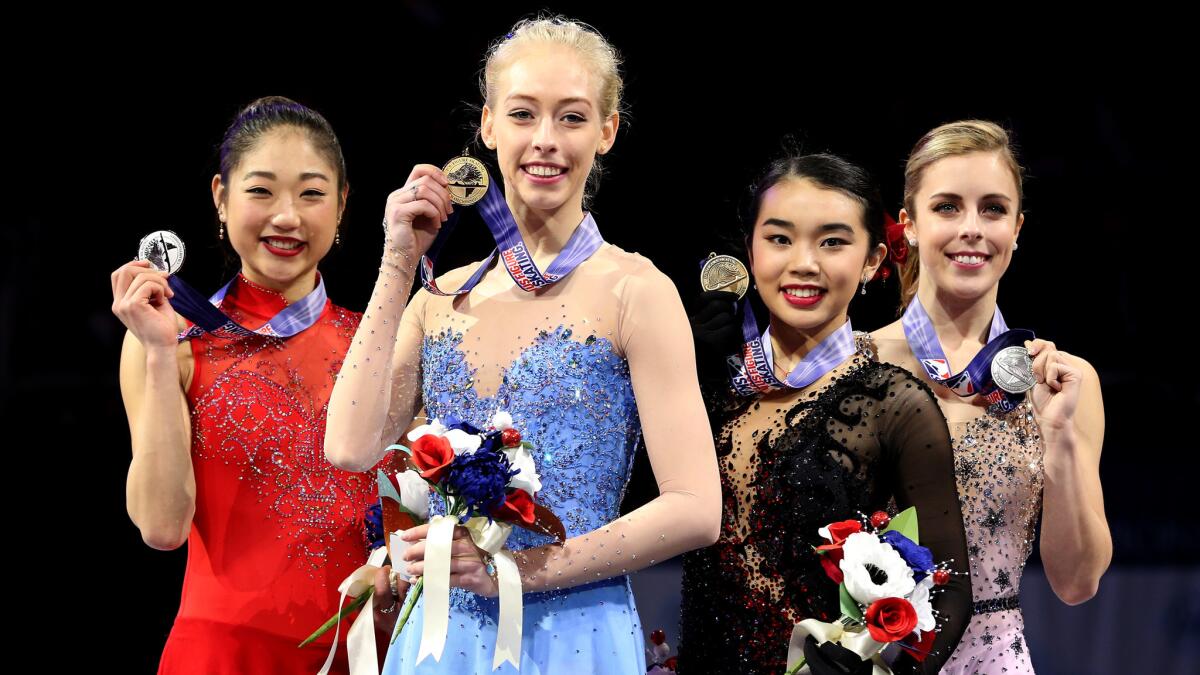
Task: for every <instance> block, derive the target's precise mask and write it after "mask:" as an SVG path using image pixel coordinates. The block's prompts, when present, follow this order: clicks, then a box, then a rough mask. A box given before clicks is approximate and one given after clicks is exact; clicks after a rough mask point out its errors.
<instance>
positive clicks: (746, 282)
mask: <svg viewBox="0 0 1200 675" xmlns="http://www.w3.org/2000/svg"><path fill="white" fill-rule="evenodd" d="M700 286H701V287H702V288H704V290H706V291H729V292H731V293H737V296H738V299H739V300H740V299H741V298H742V296H743V295H745V294H746V289H748V288H750V273H749V272H747V271H746V266H745V265H743V264H742V261H741V260H738V259H737V258H735V257H733V256H730V255H717V254H716V253H709V254H708V260H705V261H704V267H703V268H702V269H701V270H700Z"/></svg>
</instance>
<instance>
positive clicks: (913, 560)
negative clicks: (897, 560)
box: [879, 530, 933, 581]
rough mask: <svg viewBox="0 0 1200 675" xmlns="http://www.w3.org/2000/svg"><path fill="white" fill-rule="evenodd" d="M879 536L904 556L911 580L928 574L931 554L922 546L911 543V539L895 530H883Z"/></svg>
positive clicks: (930, 566)
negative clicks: (911, 575)
mask: <svg viewBox="0 0 1200 675" xmlns="http://www.w3.org/2000/svg"><path fill="white" fill-rule="evenodd" d="M879 538H880V539H882V540H883V541H884V543H886V544H888V545H890V546H891V547H892V548H894V549H896V552H897V553H899V554H900V557H901V558H904V562H905V563H907V564H908V567H909V569H911V570H912V571H913V581H920V580H922V579H924V578H925V577H926V575H928V574H929V570H932V569H933V554H932V553H930V552H929V549H927V548H925V547H924V546H921V545H920V544H916V543H913V540H912V539H909V538H908V537H906V536H904V535H902V534H900V533H899V532H897V531H895V530H889V531H887V532H884V533H883V534H881V535H879Z"/></svg>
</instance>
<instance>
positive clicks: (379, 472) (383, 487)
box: [375, 469, 404, 508]
mask: <svg viewBox="0 0 1200 675" xmlns="http://www.w3.org/2000/svg"><path fill="white" fill-rule="evenodd" d="M375 484H376V485H378V486H379V497H380V498H381V499H382V498H383V497H388V498H389V499H393V500H395V502H396V503H397V504H403V503H404V502H402V501H400V492H399V491H398V490H397V489H396V486H395V485H392V481H390V480H388V477H387V474H386V473H384V471H383V469H376V470H375ZM401 508H403V507H401Z"/></svg>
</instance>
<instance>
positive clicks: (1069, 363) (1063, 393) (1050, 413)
mask: <svg viewBox="0 0 1200 675" xmlns="http://www.w3.org/2000/svg"><path fill="white" fill-rule="evenodd" d="M1027 347H1028V353H1029V355H1030V356H1031V357H1033V364H1032V372H1033V376H1034V378H1035V379H1036V381H1037V383H1036V384H1035V385H1034V386H1033V388H1032V389H1031V391H1030V392H1029V401H1030V403H1031V404H1032V406H1033V412H1034V414H1035V415H1037V418H1038V427H1039V428H1040V429H1041V430H1042V433H1043V434H1044V435H1048V434H1054V433H1056V432H1058V431H1062V430H1064V429H1066V428H1068V427H1069V426H1071V425H1072V424H1074V418H1075V411H1076V409H1077V407H1078V404H1079V395H1080V385H1081V383H1082V382H1083V370H1082V368H1083V367H1084V366H1083V365H1081V364H1080V359H1078V358H1077V357H1075V356H1073V355H1071V354H1068V353H1066V352H1063V351H1059V350H1058V348H1057V347H1055V345H1054V343H1053V342H1050V341H1049V340H1040V339H1035V340H1031V341H1030V342H1028V343H1027Z"/></svg>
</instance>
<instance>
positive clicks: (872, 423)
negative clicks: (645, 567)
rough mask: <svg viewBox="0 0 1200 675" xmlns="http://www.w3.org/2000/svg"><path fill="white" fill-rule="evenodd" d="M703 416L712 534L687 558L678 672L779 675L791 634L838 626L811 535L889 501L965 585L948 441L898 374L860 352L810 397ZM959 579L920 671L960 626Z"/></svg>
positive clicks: (963, 592) (925, 402) (963, 606)
mask: <svg viewBox="0 0 1200 675" xmlns="http://www.w3.org/2000/svg"><path fill="white" fill-rule="evenodd" d="M860 347H861V345H860ZM713 407H714V420H713V422H714V424H713V426H714V428H715V429H720V431H719V433H718V436H717V455H718V458H719V463H720V467H721V485H722V496H723V500H724V504H723V510H722V528H721V535H720V538H719V539H718V541H717V543H716V544H715V545H713V546H711V547H709V548H707V549H702V550H699V551H695V552H692V553H689V554H687V555H686V556H685V558H684V604H683V616H682V625H683V642H682V645H681V649H680V669H681V672H686V673H704V672H729V673H734V672H736V673H778V672H782V671H783V669H784V665H785V663H784V661H785V659H786V656H787V644H788V640H789V638H790V636H791V632H792V627H793V626H794V624H795V623H797V622H799V621H801V620H803V619H807V618H816V619H820V620H823V621H834V620H836V619H837V618H838V616H839V614H840V612H839V609H838V597H837V584H835V583H833V582H832V581H830V580H829V579H828V577H827V576H826V575H825V573H824V571H823V570H822V568H821V565H820V562H819V560H818V558H817V556H816V555H815V554H814V553H813V550H812V547H813V546H816V545H819V544H821V543H824V542H823V541H821V540H820V537H819V535H818V534H817V530H818V529H819V528H820V527H822V526H824V525H827V524H829V523H830V522H834V521H838V520H845V519H848V518H856V517H858V516H859V514H864V513H865V514H870V513H872V512H873V511H876V510H881V509H886V508H887V507H888V503H889V501H891V500H892V499H894V500H895V503H896V505H897V507H898V508H901V509H903V508H907V507H908V506H916V507H917V510H918V516H919V518H920V531H921V543H922V544H923V545H925V546H927V547H929V548H930V549H931V551H932V552H933V556H934V559H935V560H954V563H953V566H954V567H955V568H957V569H959V570H960V571H962V572H965V571H966V567H965V561H964V557H965V538H964V535H963V529H962V522H961V519H960V518H959V515H958V509H957V505H958V499H957V495H956V493H955V489H954V480H953V474H952V462H951V450H950V439H949V434H948V432H947V430H946V427H945V424H944V422H943V421H942V419H941V416H940V414H939V413H938V410H937V407H936V404H935V403H934V401H933V397H932V395H931V394H930V392H929V391H928V389H927V388H926V387H925V386H924V385H922V384H921V383H920V382H919V381H918V380H916V379H915V378H914V377H912V376H911V375H910V374H909V373H907V372H905V371H904V370H903V369H900V368H897V367H895V366H891V365H887V364H880V363H877V362H875V361H873V360H871V358H870V357H869V355H867V354H864V353H862V352H860V353H859V354H857V355H855V356H854V357H852V359H851V360H850V361H848V362H847V363H846V364H843V365H842V366H839V368H838V369H835V371H834V372H833V373H832V374H831V377H830V378H829V379H828V380H825V381H819V382H817V383H816V384H814V385H812V386H811V387H809V389H808V390H804V391H799V392H797V391H786V392H775V393H772V394H768V395H766V396H763V397H752V398H748V399H742V400H740V401H730V402H728V403H725V402H722V401H721V400H720V399H718V400H717V401H716V402H715V403H714V406H713ZM964 577H965V574H964V575H962V576H958V577H956V579H955V581H954V582H953V583H952V584H950V585H948V586H946V587H945V591H944V592H942V593H940V594H939V595H937V596H936V597H935V599H934V606H935V608H937V609H938V610H939V611H940V612H941V613H942V617H943V620H942V625H941V627H940V631H941V632H940V633H939V638H938V641H937V642H936V643H935V645H934V650H935V654H934V655H933V656H932V657H931V659H930V661H929V663H930V665H934V664H938V663H941V662H942V661H944V660H945V658H947V657H948V655H949V652H950V651H951V650H952V648H953V645H954V643H955V642H956V641H957V639H958V635H960V634H961V632H962V630H963V629H964V628H965V626H966V623H967V621H968V619H969V615H970V602H969V598H970V595H969V592H968V589H967V587H966V579H965V578H964ZM909 666H911V664H909ZM901 670H903V668H902V669H901Z"/></svg>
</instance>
